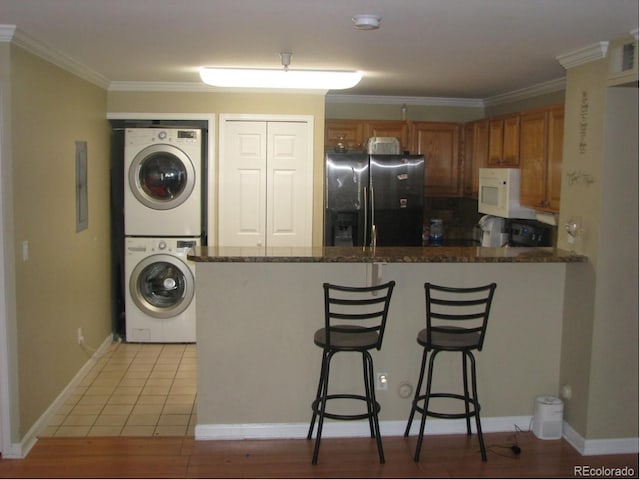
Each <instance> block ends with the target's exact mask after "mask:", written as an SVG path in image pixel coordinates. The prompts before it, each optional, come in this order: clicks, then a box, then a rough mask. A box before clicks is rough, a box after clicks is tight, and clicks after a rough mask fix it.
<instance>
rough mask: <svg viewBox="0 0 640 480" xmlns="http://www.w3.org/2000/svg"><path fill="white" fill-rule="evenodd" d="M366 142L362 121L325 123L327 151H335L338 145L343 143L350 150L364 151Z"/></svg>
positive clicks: (325, 145)
mask: <svg viewBox="0 0 640 480" xmlns="http://www.w3.org/2000/svg"><path fill="white" fill-rule="evenodd" d="M365 141H366V139H365V130H364V122H363V121H362V120H327V121H326V122H325V128H324V148H325V150H333V149H334V148H335V147H336V146H337V145H338V143H342V144H343V145H345V146H346V147H347V148H348V149H349V150H355V151H362V150H363V149H364V143H365Z"/></svg>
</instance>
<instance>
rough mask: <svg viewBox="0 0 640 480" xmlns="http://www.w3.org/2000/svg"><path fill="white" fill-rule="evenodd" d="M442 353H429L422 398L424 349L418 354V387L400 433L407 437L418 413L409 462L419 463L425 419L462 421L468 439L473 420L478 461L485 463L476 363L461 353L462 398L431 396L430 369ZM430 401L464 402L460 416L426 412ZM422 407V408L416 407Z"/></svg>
mask: <svg viewBox="0 0 640 480" xmlns="http://www.w3.org/2000/svg"><path fill="white" fill-rule="evenodd" d="M443 351H445V350H433V351H432V353H431V357H430V358H429V368H428V371H427V386H426V389H425V393H424V394H420V392H421V389H422V383H423V379H424V373H425V368H426V364H427V357H428V350H427V349H426V348H425V349H424V351H423V354H422V363H421V366H420V377H419V379H418V386H417V388H416V393H415V396H414V399H413V402H412V405H411V413H410V414H409V420H408V422H407V426H406V428H405V431H404V436H405V437H408V436H409V430H410V429H411V424H412V422H413V418H414V416H415V413H416V412H419V413H420V414H421V415H422V416H421V419H420V430H419V431H418V443H417V445H416V450H415V454H414V456H413V460H414V461H415V462H419V461H420V452H421V450H422V441H423V437H424V429H425V425H426V421H427V416H429V417H435V418H448V419H452V418H464V419H465V420H466V423H467V435H471V433H472V432H471V417H475V422H476V431H477V435H478V442H479V444H480V455H481V457H482V461H484V462H486V461H487V452H486V449H485V445H484V438H483V436H482V425H481V424H480V404H479V403H478V389H477V382H476V362H475V358H474V356H473V353H471V352H470V351H468V350H463V351H462V382H463V389H464V395H459V394H455V393H431V383H432V379H433V366H434V363H435V358H436V356H437V355H438V354H439V353H440V352H443ZM469 368H470V370H471V395H469V377H468V370H469ZM431 398H455V399H458V400H462V401H463V402H464V406H465V411H464V413H439V412H434V411H432V410H429V400H430V399H431ZM420 403H422V406H420Z"/></svg>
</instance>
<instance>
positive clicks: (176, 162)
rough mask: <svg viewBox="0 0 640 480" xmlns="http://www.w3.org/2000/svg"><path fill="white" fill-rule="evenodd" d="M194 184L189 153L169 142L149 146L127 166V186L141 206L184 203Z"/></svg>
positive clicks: (166, 206) (168, 206) (161, 207)
mask: <svg viewBox="0 0 640 480" xmlns="http://www.w3.org/2000/svg"><path fill="white" fill-rule="evenodd" d="M195 184H196V171H195V167H194V166H193V163H192V162H191V160H190V159H189V156H188V155H187V154H186V153H184V152H183V151H182V150H180V149H179V148H176V147H174V146H173V145H150V146H148V147H147V148H145V149H143V150H141V151H140V152H139V153H138V154H137V155H136V156H135V157H134V159H133V161H132V162H131V166H130V167H129V188H130V189H131V192H132V193H133V195H134V196H135V197H136V198H137V199H138V201H139V202H140V203H142V204H143V205H145V206H147V207H149V208H153V209H154V210H170V209H172V208H175V207H178V206H179V205H181V204H182V203H184V202H185V201H186V200H187V199H188V198H189V196H190V195H191V192H193V188H194V186H195Z"/></svg>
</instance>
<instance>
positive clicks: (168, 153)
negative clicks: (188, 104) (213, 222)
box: [124, 128, 202, 237]
mask: <svg viewBox="0 0 640 480" xmlns="http://www.w3.org/2000/svg"><path fill="white" fill-rule="evenodd" d="M124 140H125V145H124V162H125V165H124V184H125V188H124V224H125V225H124V234H125V236H135V235H146V236H156V237H161V236H167V237H170V236H191V237H198V236H201V235H202V225H201V224H202V222H201V210H202V199H201V192H202V187H201V181H202V178H201V176H202V132H201V130H197V129H189V128H184V129H183V128H128V129H126V130H125V139H124Z"/></svg>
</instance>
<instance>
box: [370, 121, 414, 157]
mask: <svg viewBox="0 0 640 480" xmlns="http://www.w3.org/2000/svg"><path fill="white" fill-rule="evenodd" d="M364 132H365V143H366V141H367V140H366V139H369V138H370V137H395V138H397V139H398V140H399V141H400V148H401V150H402V151H403V152H408V151H409V150H410V149H411V145H410V143H409V124H408V123H407V122H405V121H403V120H367V121H366V122H365V124H364ZM365 146H366V145H365Z"/></svg>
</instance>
